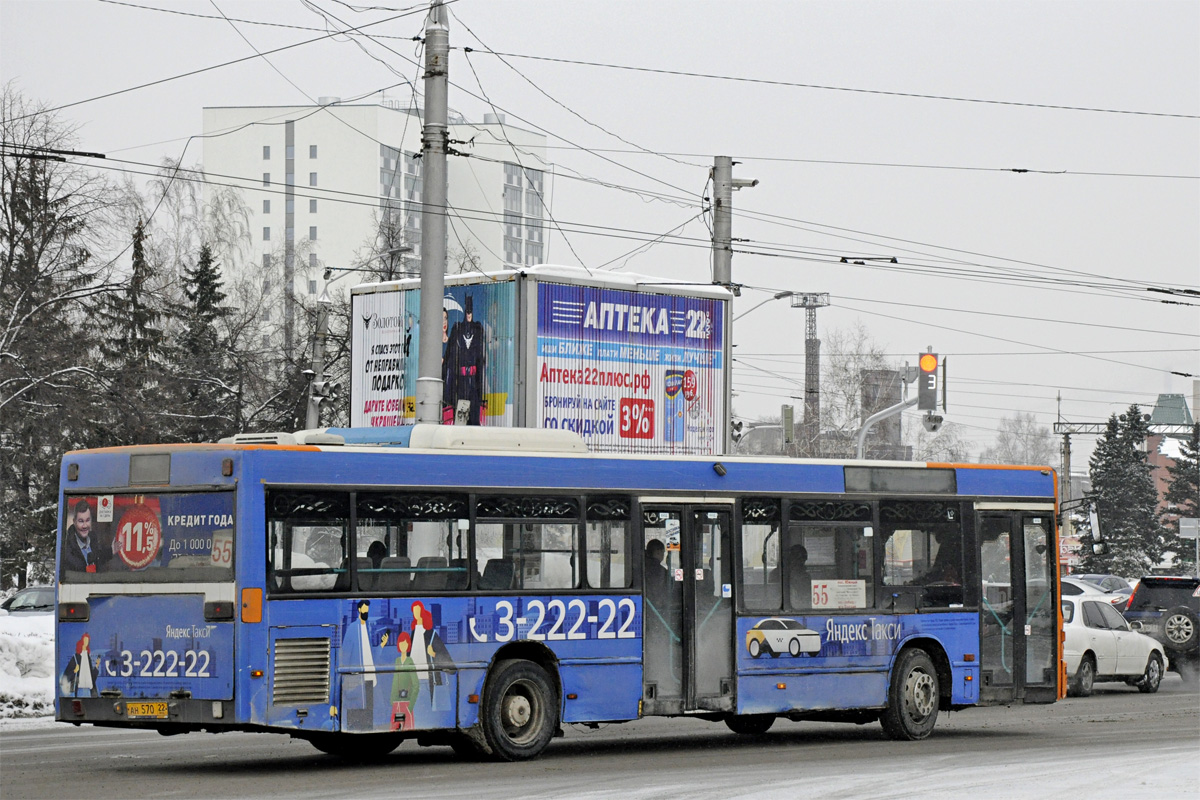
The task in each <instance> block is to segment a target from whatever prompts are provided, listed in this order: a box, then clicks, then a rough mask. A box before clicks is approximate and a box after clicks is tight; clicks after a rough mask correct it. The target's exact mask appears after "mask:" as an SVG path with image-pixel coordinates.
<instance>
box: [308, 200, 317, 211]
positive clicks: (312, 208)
mask: <svg viewBox="0 0 1200 800" xmlns="http://www.w3.org/2000/svg"><path fill="white" fill-rule="evenodd" d="M308 213H310V214H315V213H317V201H316V200H309V201H308Z"/></svg>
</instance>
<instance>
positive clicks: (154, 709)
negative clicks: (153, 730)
mask: <svg viewBox="0 0 1200 800" xmlns="http://www.w3.org/2000/svg"><path fill="white" fill-rule="evenodd" d="M125 716H126V717H128V718H129V719H166V718H167V704H166V703H126V704H125Z"/></svg>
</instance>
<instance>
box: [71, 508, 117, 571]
mask: <svg viewBox="0 0 1200 800" xmlns="http://www.w3.org/2000/svg"><path fill="white" fill-rule="evenodd" d="M95 519H96V514H95V511H93V510H92V507H91V505H90V504H89V503H88V501H87V500H85V499H81V500H79V501H77V502H76V503H75V505H73V506H72V507H71V516H70V518H69V521H68V524H67V530H66V532H65V533H64V534H63V546H62V569H63V571H64V572H66V571H67V570H71V571H75V572H97V571H101V570H103V569H104V568H105V566H106V565H107V564H108V561H109V559H110V558H111V556H112V551H111V550H110V549H109V548H106V547H103V546H101V545H100V543H99V542H98V541H97V540H96V536H95Z"/></svg>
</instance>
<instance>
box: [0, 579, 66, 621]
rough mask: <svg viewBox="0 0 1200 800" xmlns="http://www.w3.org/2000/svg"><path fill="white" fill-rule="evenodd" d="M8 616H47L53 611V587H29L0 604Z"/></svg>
mask: <svg viewBox="0 0 1200 800" xmlns="http://www.w3.org/2000/svg"><path fill="white" fill-rule="evenodd" d="M0 608H2V609H4V610H5V611H7V612H8V613H10V614H30V613H32V614H39V613H40V614H49V613H50V612H52V611H53V610H54V587H53V586H31V587H29V588H28V589H22V590H21V591H19V592H17V593H16V594H14V595H13V596H12V597H10V598H8V599H7V600H5V601H4V602H3V603H0Z"/></svg>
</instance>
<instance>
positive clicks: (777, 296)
mask: <svg viewBox="0 0 1200 800" xmlns="http://www.w3.org/2000/svg"><path fill="white" fill-rule="evenodd" d="M794 294H795V292H793V291H791V290H790V289H788V290H785V291H782V292H777V293H776V294H774V295H772V296H771V297H768V298H767V299H766V300H763V301H762V302H761V303H759V304H758V305H755V306H751V307H750V309H749V310H747V311H743V312H742V313H740V314H738V315H737V316H736V317H734V318H733V319H734V322H736V321H737V320H739V319H741V318H742V317H744V316H746V315H747V314H749V313H750V312H751V311H754V310H756V309H759V308H762V307H763V306H765V305H766V304H767V303H769V302H771V301H772V300H782V299H783V298H785V297H791V296H792V295H794Z"/></svg>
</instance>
